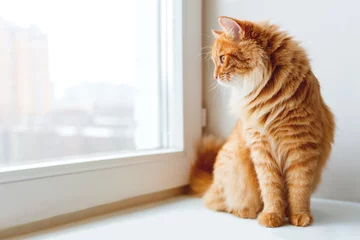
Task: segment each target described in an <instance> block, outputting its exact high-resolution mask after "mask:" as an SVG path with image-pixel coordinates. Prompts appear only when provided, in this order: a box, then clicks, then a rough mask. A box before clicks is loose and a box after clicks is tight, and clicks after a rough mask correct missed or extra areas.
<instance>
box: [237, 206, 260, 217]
mask: <svg viewBox="0 0 360 240" xmlns="http://www.w3.org/2000/svg"><path fill="white" fill-rule="evenodd" d="M231 214H233V215H235V216H237V217H239V218H251V219H255V218H256V216H257V214H256V210H255V209H251V208H242V209H239V210H238V209H236V210H232V211H231Z"/></svg>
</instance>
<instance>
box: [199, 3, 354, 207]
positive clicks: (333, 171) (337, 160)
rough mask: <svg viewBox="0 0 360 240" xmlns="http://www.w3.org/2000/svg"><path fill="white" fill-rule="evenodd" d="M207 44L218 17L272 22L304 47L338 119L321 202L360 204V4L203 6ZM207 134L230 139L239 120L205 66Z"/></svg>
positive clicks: (220, 4) (325, 173)
mask: <svg viewBox="0 0 360 240" xmlns="http://www.w3.org/2000/svg"><path fill="white" fill-rule="evenodd" d="M203 4H204V8H203V11H204V13H203V16H204V19H203V20H204V28H203V34H204V35H203V41H204V45H205V46H209V45H211V41H212V40H211V39H210V38H209V37H208V36H211V32H210V29H211V28H215V29H219V26H218V23H217V17H218V16H220V15H227V16H231V17H235V18H238V19H247V20H271V21H272V22H273V23H277V24H280V26H281V27H282V28H284V29H286V30H288V31H289V32H290V33H291V34H292V35H294V36H296V39H297V40H300V41H301V42H303V45H304V47H305V48H306V49H307V50H308V53H309V56H310V58H311V59H312V67H313V71H314V73H315V75H316V76H317V77H318V79H319V81H320V83H321V87H322V94H323V97H324V98H325V101H326V102H327V103H328V105H329V106H330V107H331V108H332V110H333V112H334V113H335V115H336V122H337V132H336V144H335V145H334V150H333V154H332V156H331V159H330V161H329V164H328V167H327V169H326V170H325V172H324V177H323V182H322V184H321V186H320V188H319V191H318V193H317V196H320V197H326V198H332V199H341V200H349V201H359V202H360V76H359V72H360V59H359V56H360V13H359V9H360V1H356V0H353V1H350V0H343V1H341V0H337V1H335V0H330V1H329V0H328V1H325V0H321V1H314V0H302V1H289V0H272V1H268V0H238V1H236V0H203ZM204 67H205V68H204V78H205V79H204V93H205V96H204V103H205V106H206V107H207V108H208V111H209V118H208V129H207V130H208V131H209V132H211V133H213V134H216V135H218V136H222V137H226V136H227V134H228V133H229V131H230V130H231V128H232V127H233V125H234V123H235V120H234V119H233V118H232V117H231V116H230V115H229V114H228V111H227V101H228V94H226V90H224V89H222V91H220V90H212V91H210V88H211V84H213V83H214V80H213V79H212V71H213V66H212V63H211V61H206V63H205V64H204Z"/></svg>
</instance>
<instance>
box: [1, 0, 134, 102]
mask: <svg viewBox="0 0 360 240" xmlns="http://www.w3.org/2000/svg"><path fill="white" fill-rule="evenodd" d="M0 17H2V18H4V19H5V20H7V21H12V22H14V23H16V24H18V25H20V26H29V25H32V24H35V25H37V26H38V27H39V28H40V29H41V31H42V32H44V33H45V34H47V35H48V41H49V65H50V66H49V68H50V78H51V80H52V81H53V82H54V83H55V92H56V95H57V96H58V97H60V96H61V95H62V93H63V91H64V89H66V88H67V87H69V86H73V85H76V84H78V83H80V82H84V81H87V82H102V81H106V82H112V83H117V84H128V85H131V86H134V85H135V84H136V83H135V75H134V73H135V60H136V58H135V53H134V51H135V45H134V44H135V43H134V42H135V41H134V38H135V31H136V25H135V22H136V1H125V0H87V1H86V0H0ZM124 36H125V37H124Z"/></svg>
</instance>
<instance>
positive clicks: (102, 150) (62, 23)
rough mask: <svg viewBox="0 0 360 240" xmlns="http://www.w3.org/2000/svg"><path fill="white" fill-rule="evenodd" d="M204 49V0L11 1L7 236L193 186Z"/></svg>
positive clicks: (1, 170) (4, 11) (4, 187)
mask: <svg viewBox="0 0 360 240" xmlns="http://www.w3.org/2000/svg"><path fill="white" fill-rule="evenodd" d="M200 52H201V1H189V0H186V1H176V0H150V1H149V0H136V1H118V0H103V1H100V0H97V1H81V0H71V1H70V0H63V1H47V0H27V1H25V0H24V1H21V0H5V1H1V2H0V64H1V68H0V79H1V82H0V85H1V90H0V91H1V93H0V192H1V195H2V198H3V200H2V205H1V207H0V211H1V212H2V216H1V217H0V229H2V228H5V227H10V226H15V225H20V224H23V223H27V222H31V221H36V220H40V219H44V218H47V217H51V216H55V215H59V214H64V213H68V212H72V211H78V210H81V209H85V208H88V207H92V206H96V205H100V204H106V203H109V202H114V201H119V200H121V199H124V198H129V197H134V196H137V195H141V194H147V193H150V192H155V191H160V190H165V189H169V188H173V187H178V186H181V185H185V184H186V183H187V174H188V170H189V166H190V160H191V156H192V147H193V143H194V141H196V140H197V139H199V137H200V134H201V116H200V113H201V54H200ZM20 213H21V214H20ZM20 216H21V217H20Z"/></svg>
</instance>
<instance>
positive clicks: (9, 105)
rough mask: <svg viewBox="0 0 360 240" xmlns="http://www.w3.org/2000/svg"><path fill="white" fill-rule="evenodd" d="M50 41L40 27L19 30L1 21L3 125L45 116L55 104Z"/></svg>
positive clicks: (0, 106) (0, 61) (0, 75)
mask: <svg viewBox="0 0 360 240" xmlns="http://www.w3.org/2000/svg"><path fill="white" fill-rule="evenodd" d="M48 62H49V60H48V40H47V36H46V35H45V34H43V33H42V32H41V31H40V29H39V28H38V27H36V26H31V27H27V28H23V27H19V26H16V25H15V24H12V23H10V22H7V21H5V20H3V19H0V65H1V68H0V84H1V88H0V116H1V118H0V124H1V125H4V124H5V125H7V126H8V125H12V124H15V123H16V122H18V121H19V120H22V119H23V118H25V117H28V116H29V115H30V116H31V115H36V114H45V113H47V112H49V111H50V110H51V108H52V104H53V92H54V90H53V84H52V82H51V81H50V76H49V67H48V65H49V63H48Z"/></svg>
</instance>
